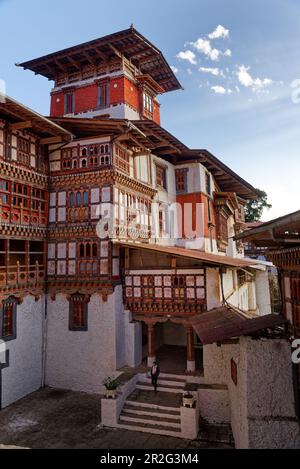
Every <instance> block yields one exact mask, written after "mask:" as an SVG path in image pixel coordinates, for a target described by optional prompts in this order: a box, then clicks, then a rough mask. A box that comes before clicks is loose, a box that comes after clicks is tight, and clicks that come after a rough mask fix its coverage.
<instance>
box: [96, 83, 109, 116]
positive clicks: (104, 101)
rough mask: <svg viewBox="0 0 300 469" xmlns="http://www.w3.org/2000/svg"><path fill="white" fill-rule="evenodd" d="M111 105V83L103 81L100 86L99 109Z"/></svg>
mask: <svg viewBox="0 0 300 469" xmlns="http://www.w3.org/2000/svg"><path fill="white" fill-rule="evenodd" d="M108 106H109V83H108V82H107V83H101V84H100V85H99V86H98V109H105V108H106V107H108Z"/></svg>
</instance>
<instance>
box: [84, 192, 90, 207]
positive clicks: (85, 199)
mask: <svg viewBox="0 0 300 469" xmlns="http://www.w3.org/2000/svg"><path fill="white" fill-rule="evenodd" d="M88 202H89V196H88V193H87V192H84V193H83V205H84V206H85V207H86V206H87V205H88Z"/></svg>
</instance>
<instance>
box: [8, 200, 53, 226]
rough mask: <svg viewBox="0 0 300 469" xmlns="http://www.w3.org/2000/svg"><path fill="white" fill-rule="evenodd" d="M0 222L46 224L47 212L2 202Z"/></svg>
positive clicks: (27, 224) (31, 224) (30, 224)
mask: <svg viewBox="0 0 300 469" xmlns="http://www.w3.org/2000/svg"><path fill="white" fill-rule="evenodd" d="M0 223H6V224H17V225H25V226H46V225H47V214H46V212H44V211H42V210H41V209H39V210H34V209H25V208H23V207H22V206H21V207H11V206H9V205H1V204H0Z"/></svg>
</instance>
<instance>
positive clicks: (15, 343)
mask: <svg viewBox="0 0 300 469" xmlns="http://www.w3.org/2000/svg"><path fill="white" fill-rule="evenodd" d="M44 305H45V302H44V296H42V297H41V298H40V299H39V300H38V301H35V299H34V297H33V296H29V295H28V296H25V298H24V301H23V303H22V304H21V305H18V306H17V338H16V339H15V340H12V341H10V342H7V343H6V345H7V349H8V350H9V360H10V364H9V367H8V368H5V369H3V370H2V407H6V406H8V405H10V404H12V403H13V402H15V401H17V400H18V399H21V398H22V397H24V396H26V395H27V394H30V393H32V392H34V391H36V390H37V389H39V388H40V387H41V382H42V337H43V333H42V329H43V315H44Z"/></svg>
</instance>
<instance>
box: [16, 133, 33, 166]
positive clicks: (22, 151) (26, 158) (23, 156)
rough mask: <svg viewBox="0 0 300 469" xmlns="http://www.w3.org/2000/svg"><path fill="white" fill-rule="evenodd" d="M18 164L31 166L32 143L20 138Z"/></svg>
mask: <svg viewBox="0 0 300 469" xmlns="http://www.w3.org/2000/svg"><path fill="white" fill-rule="evenodd" d="M18 162H19V163H21V164H24V165H25V166H28V165H29V162H30V141H29V140H26V139H25V138H22V137H19V138H18Z"/></svg>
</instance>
